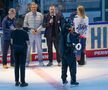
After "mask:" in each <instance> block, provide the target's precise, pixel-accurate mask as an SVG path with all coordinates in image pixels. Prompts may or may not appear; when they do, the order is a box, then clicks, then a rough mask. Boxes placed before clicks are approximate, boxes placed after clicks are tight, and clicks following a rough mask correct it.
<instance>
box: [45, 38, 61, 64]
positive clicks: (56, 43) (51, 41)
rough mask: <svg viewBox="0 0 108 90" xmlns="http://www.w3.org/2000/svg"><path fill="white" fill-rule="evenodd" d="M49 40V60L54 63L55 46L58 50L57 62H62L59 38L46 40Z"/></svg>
mask: <svg viewBox="0 0 108 90" xmlns="http://www.w3.org/2000/svg"><path fill="white" fill-rule="evenodd" d="M46 40H47V46H48V59H49V61H50V62H53V44H54V47H55V50H56V58H57V62H58V63H60V62H61V58H60V52H59V40H58V38H55V37H52V38H46Z"/></svg>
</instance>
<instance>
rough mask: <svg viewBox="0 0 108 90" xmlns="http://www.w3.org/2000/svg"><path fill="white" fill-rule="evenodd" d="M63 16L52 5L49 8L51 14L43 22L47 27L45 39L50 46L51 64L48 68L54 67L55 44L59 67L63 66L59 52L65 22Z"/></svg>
mask: <svg viewBox="0 0 108 90" xmlns="http://www.w3.org/2000/svg"><path fill="white" fill-rule="evenodd" d="M63 19H64V17H63V15H62V13H61V12H57V11H56V7H55V6H54V5H51V6H50V7H49V13H48V14H47V15H45V17H44V20H43V26H44V27H45V34H44V36H45V38H46V41H47V46H48V59H49V62H48V64H47V66H52V65H53V44H54V47H55V50H56V57H57V62H58V66H61V58H60V52H59V45H58V43H59V35H60V31H61V27H62V22H63Z"/></svg>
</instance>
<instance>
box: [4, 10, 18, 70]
mask: <svg viewBox="0 0 108 90" xmlns="http://www.w3.org/2000/svg"><path fill="white" fill-rule="evenodd" d="M8 13H9V14H8V15H7V16H6V17H4V19H3V21H2V29H3V67H4V68H6V69H7V68H8V66H7V53H8V49H9V46H10V49H11V55H10V56H11V66H14V57H13V50H12V46H11V43H10V36H11V32H12V31H13V30H14V29H15V15H16V11H15V9H14V8H11V9H9V12H8Z"/></svg>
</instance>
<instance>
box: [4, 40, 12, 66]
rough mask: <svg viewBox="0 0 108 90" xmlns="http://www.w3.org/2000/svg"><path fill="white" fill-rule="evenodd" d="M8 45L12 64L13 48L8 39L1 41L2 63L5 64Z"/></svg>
mask: <svg viewBox="0 0 108 90" xmlns="http://www.w3.org/2000/svg"><path fill="white" fill-rule="evenodd" d="M9 46H10V50H11V54H10V60H11V65H13V64H14V55H13V48H12V45H11V42H10V40H4V41H3V65H5V64H7V54H8V50H9Z"/></svg>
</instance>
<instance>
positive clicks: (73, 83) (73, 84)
mask: <svg viewBox="0 0 108 90" xmlns="http://www.w3.org/2000/svg"><path fill="white" fill-rule="evenodd" d="M71 85H72V86H77V85H79V82H71Z"/></svg>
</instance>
